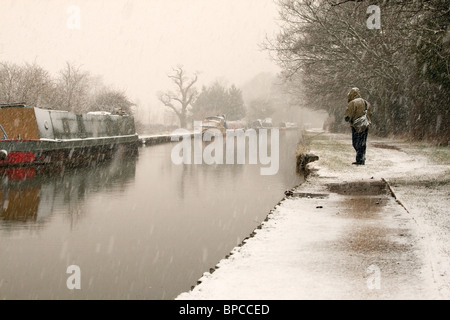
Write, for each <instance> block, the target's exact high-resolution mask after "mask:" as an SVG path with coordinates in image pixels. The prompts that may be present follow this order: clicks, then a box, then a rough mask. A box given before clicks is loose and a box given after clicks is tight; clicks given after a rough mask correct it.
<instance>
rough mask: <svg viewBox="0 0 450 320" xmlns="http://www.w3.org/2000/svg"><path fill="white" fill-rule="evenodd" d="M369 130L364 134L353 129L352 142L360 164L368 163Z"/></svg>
mask: <svg viewBox="0 0 450 320" xmlns="http://www.w3.org/2000/svg"><path fill="white" fill-rule="evenodd" d="M368 133H369V129H366V130H365V131H363V132H356V130H355V128H353V127H352V142H353V148H355V151H356V162H357V163H359V164H365V162H366V144H367V134H368Z"/></svg>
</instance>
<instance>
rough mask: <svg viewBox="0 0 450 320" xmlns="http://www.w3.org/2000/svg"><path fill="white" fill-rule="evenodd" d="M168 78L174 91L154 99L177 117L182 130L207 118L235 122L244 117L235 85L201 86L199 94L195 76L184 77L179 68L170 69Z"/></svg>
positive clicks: (242, 104)
mask: <svg viewBox="0 0 450 320" xmlns="http://www.w3.org/2000/svg"><path fill="white" fill-rule="evenodd" d="M168 77H169V79H171V80H172V83H173V89H172V90H167V91H164V92H158V94H157V96H158V99H159V100H160V101H161V103H163V104H164V105H165V106H166V107H168V108H169V109H171V110H172V111H173V112H174V113H175V114H176V115H177V117H178V119H179V121H180V126H181V127H183V128H185V127H186V126H187V124H188V121H193V120H203V119H205V118H206V117H208V116H216V115H224V116H225V117H226V119H227V120H229V121H235V120H242V119H244V118H245V117H246V115H247V108H246V106H245V103H244V99H243V95H242V90H240V89H239V88H237V87H236V86H235V85H234V84H232V85H231V86H229V87H227V86H226V85H225V84H223V83H220V81H215V82H213V83H212V84H211V85H209V86H205V85H204V86H202V89H201V90H200V91H199V90H198V89H197V87H196V86H195V85H196V83H197V80H198V75H197V74H196V73H194V74H192V75H189V74H187V72H186V70H185V69H184V68H183V67H182V66H177V67H175V68H173V69H172V72H171V73H170V74H169V75H168ZM252 116H253V114H252Z"/></svg>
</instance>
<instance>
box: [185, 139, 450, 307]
mask: <svg viewBox="0 0 450 320" xmlns="http://www.w3.org/2000/svg"><path fill="white" fill-rule="evenodd" d="M305 141H306V143H305V145H304V146H303V147H304V149H305V150H307V151H308V152H311V153H313V154H316V155H317V156H318V157H319V160H318V161H316V162H313V163H310V164H309V165H308V169H309V175H308V177H307V179H306V181H305V182H304V183H303V184H301V185H300V186H298V187H296V188H294V189H292V190H289V192H287V193H286V197H285V198H284V199H283V200H282V201H281V202H280V203H279V204H278V205H276V206H275V208H274V209H273V210H272V211H271V212H270V214H269V215H268V217H267V219H266V221H264V222H263V223H262V224H261V225H260V226H259V227H258V228H256V229H255V230H254V232H253V233H252V234H251V235H250V236H249V237H248V238H247V239H246V240H244V241H243V244H242V245H240V246H237V247H235V248H234V249H233V250H232V251H231V252H230V254H229V255H228V256H226V257H224V258H223V259H222V260H220V261H219V262H218V263H217V265H216V266H215V267H214V268H211V269H210V270H209V272H206V273H204V275H203V276H202V277H201V278H200V279H199V280H198V283H197V285H196V286H194V287H193V288H192V290H190V291H188V292H184V293H181V294H180V295H179V296H178V297H177V298H176V299H178V300H183V299H187V300H195V299H200V300H201V299H204V300H209V299H212V300H214V299H223V300H230V299H250V300H254V299H268V300H272V299H274V300H276V299H285V300H292V299H294V300H295V299H449V298H450V290H449V288H450V280H449V279H450V274H449V271H448V270H450V268H449V266H450V252H449V251H448V247H449V246H448V243H449V241H450V230H449V225H450V221H449V219H450V218H449V217H448V214H447V212H448V207H449V205H450V197H449V194H450V189H449V180H450V163H449V157H448V155H449V150H448V147H447V148H439V147H433V146H428V145H425V144H414V143H408V142H405V141H400V140H392V139H380V138H376V137H371V136H369V142H368V150H367V163H366V165H365V166H353V165H352V164H351V163H352V162H353V161H354V150H353V149H352V146H351V138H350V136H349V135H339V134H329V133H324V132H319V131H317V132H313V131H310V132H306V134H305Z"/></svg>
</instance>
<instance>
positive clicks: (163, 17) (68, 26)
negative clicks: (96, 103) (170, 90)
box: [0, 0, 278, 108]
mask: <svg viewBox="0 0 450 320" xmlns="http://www.w3.org/2000/svg"><path fill="white" fill-rule="evenodd" d="M78 9H79V14H78V12H77V10H78ZM277 14H278V13H277V6H276V5H275V3H274V1H273V0H71V1H66V0H1V1H0V60H1V61H10V62H16V63H19V64H21V63H24V62H31V63H32V62H36V63H37V64H38V65H40V66H42V67H44V68H45V69H47V70H49V71H50V72H52V73H56V72H57V71H58V70H60V69H62V68H63V67H64V64H65V62H66V61H69V62H72V63H74V64H76V65H82V67H83V69H84V70H86V71H89V72H91V73H92V74H94V75H101V76H102V77H103V80H104V82H105V84H108V85H112V86H113V87H114V88H116V89H121V90H125V91H126V93H127V94H128V96H129V97H130V98H131V99H135V100H138V101H140V103H141V104H142V105H143V106H145V107H146V108H148V107H151V108H154V107H155V103H156V101H155V97H156V92H157V91H159V90H164V89H166V88H167V86H168V85H169V82H168V79H167V74H168V73H169V72H170V70H171V68H172V67H173V66H176V65H179V64H181V65H183V66H184V67H185V69H186V71H187V72H190V73H191V72H194V71H195V72H200V80H201V82H200V83H201V84H209V83H210V82H211V81H213V80H215V79H218V78H222V79H224V80H226V81H228V83H229V84H231V83H234V84H236V85H238V86H239V85H240V84H242V83H244V82H245V81H247V80H249V79H250V78H252V77H253V76H255V75H256V74H258V73H260V72H267V71H269V72H277V71H278V68H277V66H276V65H275V64H274V63H273V62H272V61H271V60H270V59H269V56H268V52H266V51H261V50H260V48H259V45H260V44H261V42H263V41H264V38H265V36H266V35H269V36H272V35H273V34H274V33H276V31H277V25H276V19H277V17H278V15H277ZM78 17H79V18H80V19H79V20H78V19H77V18H78ZM78 27H79V28H78Z"/></svg>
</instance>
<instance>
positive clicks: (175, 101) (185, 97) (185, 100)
mask: <svg viewBox="0 0 450 320" xmlns="http://www.w3.org/2000/svg"><path fill="white" fill-rule="evenodd" d="M168 77H169V78H170V79H171V80H172V82H173V83H174V84H175V91H166V92H159V93H158V99H159V100H160V101H161V102H162V103H163V104H164V105H165V106H166V107H168V108H170V109H171V110H172V111H173V112H175V114H176V115H177V117H178V119H179V120H180V127H182V128H186V125H187V115H188V111H189V110H188V108H189V107H190V106H191V104H192V103H193V102H194V100H195V99H196V97H197V95H198V92H197V89H196V88H195V87H194V84H195V83H196V82H197V80H198V76H197V74H194V75H193V76H191V77H190V76H187V75H186V74H185V71H184V70H183V67H182V66H178V67H176V68H174V69H173V72H172V74H170V75H168Z"/></svg>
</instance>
